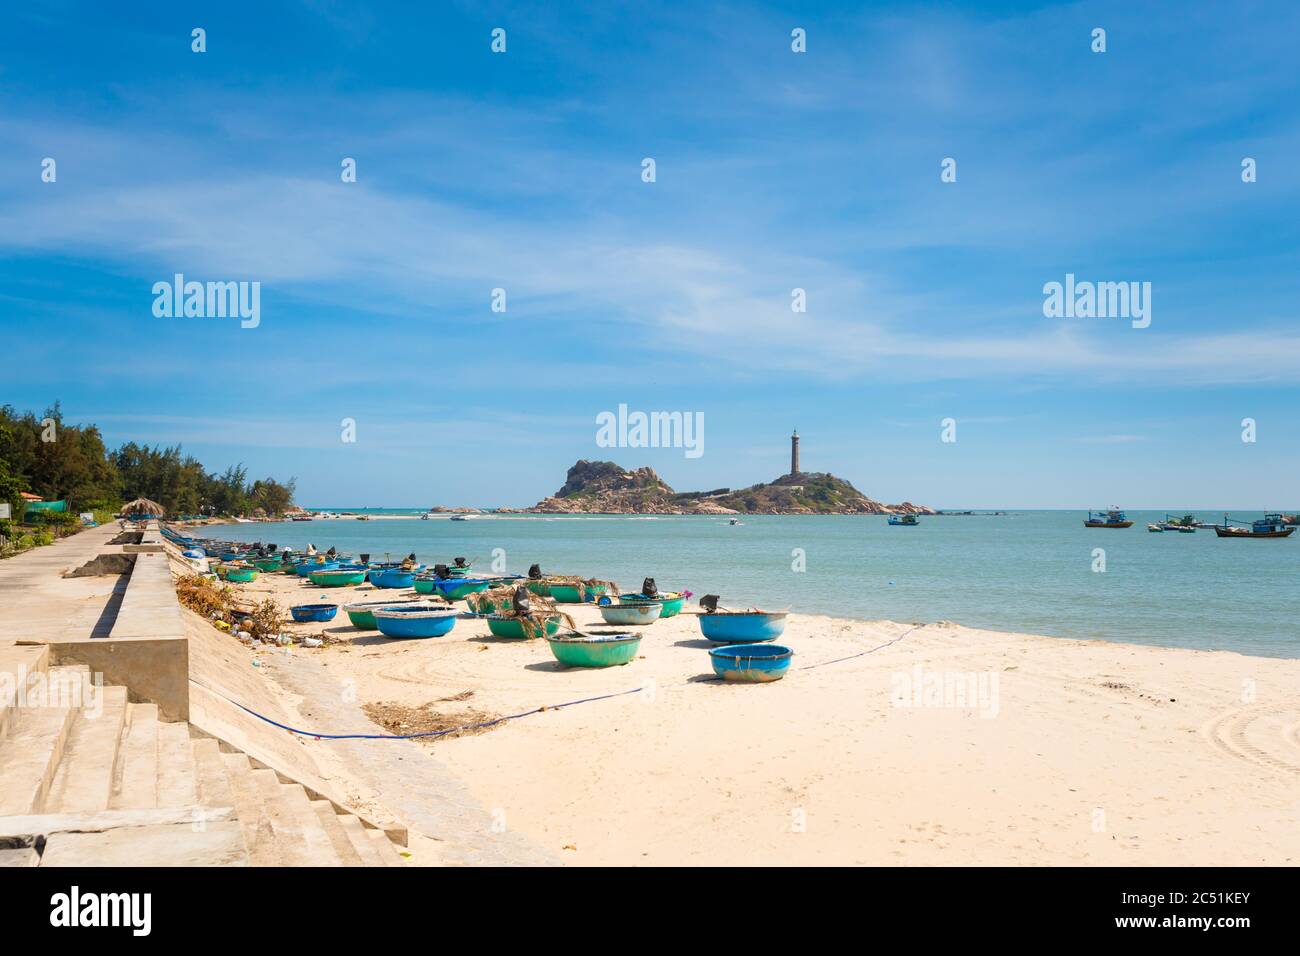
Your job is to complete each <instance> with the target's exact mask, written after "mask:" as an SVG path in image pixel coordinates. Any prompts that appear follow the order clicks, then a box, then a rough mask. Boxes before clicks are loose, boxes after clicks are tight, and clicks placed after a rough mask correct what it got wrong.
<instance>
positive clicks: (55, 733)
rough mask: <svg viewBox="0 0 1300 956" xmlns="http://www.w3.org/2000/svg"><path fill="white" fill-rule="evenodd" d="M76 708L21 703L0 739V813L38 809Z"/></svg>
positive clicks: (60, 755)
mask: <svg viewBox="0 0 1300 956" xmlns="http://www.w3.org/2000/svg"><path fill="white" fill-rule="evenodd" d="M76 716H77V712H76V711H75V710H73V709H72V708H71V707H24V708H22V711H21V713H20V714H19V715H18V719H17V721H15V722H14V725H13V726H12V727H10V730H9V734H8V736H7V737H6V739H5V740H4V741H3V742H0V816H15V815H20V814H28V813H40V812H41V810H43V809H44V806H45V798H46V796H47V795H48V794H49V792H50V784H51V782H53V780H54V774H55V772H56V771H57V770H58V766H59V760H60V758H61V757H62V756H63V747H64V744H65V743H66V742H67V739H68V731H69V729H70V728H71V727H72V723H73V720H74V719H75V718H76Z"/></svg>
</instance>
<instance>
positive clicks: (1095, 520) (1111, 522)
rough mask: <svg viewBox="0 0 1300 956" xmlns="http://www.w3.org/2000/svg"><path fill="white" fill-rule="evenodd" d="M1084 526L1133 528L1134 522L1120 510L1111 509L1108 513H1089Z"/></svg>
mask: <svg viewBox="0 0 1300 956" xmlns="http://www.w3.org/2000/svg"><path fill="white" fill-rule="evenodd" d="M1083 526H1084V527H1085V528H1131V527H1133V522H1132V521H1130V520H1129V518H1128V515H1126V514H1124V512H1122V511H1120V510H1119V509H1118V508H1111V509H1109V510H1107V511H1089V512H1088V517H1087V519H1086V520H1085V521H1084V522H1083Z"/></svg>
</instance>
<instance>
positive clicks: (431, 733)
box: [190, 624, 928, 740]
mask: <svg viewBox="0 0 1300 956" xmlns="http://www.w3.org/2000/svg"><path fill="white" fill-rule="evenodd" d="M926 626H928V625H925V624H917V625H916V626H915V627H912V628H909V629H908V630H906V631H904V632H903V633H902V634H900V635H898V637H896V638H894V639H893V640H892V641H886V642H885V643H883V644H877V645H876V646H875V647H872V648H869V649H867V650H865V651H860V652H858V653H857V654H850V655H849V656H848V657H837V658H834V659H833V660H829V661H819V662H818V663H816V664H805V665H804V666H803V667H799V668H796V670H805V671H806V670H812V669H813V668H814V667H825V666H826V665H827V664H839V663H841V662H843V661H851V660H854V659H855V658H858V657H865V656H866V655H868V654H874V653H875V652H876V651H879V650H882V649H884V648H886V647H892V646H893V645H895V644H897V643H898V642H899V641H901V640H902V639H903V638H905V637H907V635H909V634H911V633H912V632H913V631H919V630H920V629H921V628H923V627H926ZM707 680H709V681H716V680H721V678H720V677H711V678H707ZM190 683H192V684H197V685H198V686H199V687H202V688H203V689H204V690H206V691H211V692H212V693H214V694H216V695H217V696H218V697H220V698H221V699H222V700H226V701H229V702H230V703H232V704H234V705H235V706H236V707H238V708H239V709H240V710H242V711H244V712H245V713H247V714H252V715H253V716H254V717H256V718H257V719H258V720H263V721H266V723H268V724H270V725H271V726H272V727H278V728H280V729H281V730H287V731H288V732H289V733H291V734H297V735H298V736H300V737H311V738H313V739H315V740H414V739H416V738H418V737H444V736H446V735H447V734H458V733H462V732H464V731H467V730H482V729H483V728H485V727H495V726H496V725H497V724H503V723H505V722H506V721H507V720H519V719H520V718H521V717H532V716H533V715H534V714H540V713H542V712H544V711H548V710H563V709H564V708H565V707H575V706H577V705H578V704H591V703H595V702H596V701H598V700H612V699H613V698H615V697H627V696H629V695H630V694H639V693H641V691H643V690H644V689H645V688H644V687H634V688H632V689H631V690H620V691H615V692H614V693H612V694H600V695H598V696H596V697H582V698H579V699H578V700H569V701H565V702H564V703H563V704H549V705H543V706H541V707H534V708H533V709H532V710H525V711H522V712H521V713H518V714H507V715H506V716H504V717H497V718H495V719H493V720H485V721H483V722H482V723H478V724H465V725H463V726H461V727H449V728H448V729H447V730H427V731H424V732H423V733H418V734H319V733H316V732H315V731H311V730H300V729H299V728H297V727H290V726H289V725H288V724H282V723H280V722H279V721H278V720H272V719H271V718H270V717H267V716H266V715H265V714H259V713H258V712H257V711H255V710H253V709H252V708H251V707H245V706H244V705H243V704H241V703H240V702H239V701H237V700H234V699H233V698H230V697H227V696H226V695H225V694H223V693H221V691H219V690H214V689H213V688H211V687H208V686H207V685H206V684H201V683H199V682H198V681H196V680H194V678H190ZM689 683H704V681H686V682H684V683H681V684H670V685H669V686H670V687H685V686H686V685H687V684H689Z"/></svg>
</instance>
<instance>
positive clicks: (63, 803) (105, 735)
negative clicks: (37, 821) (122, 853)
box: [45, 668, 126, 813]
mask: <svg viewBox="0 0 1300 956" xmlns="http://www.w3.org/2000/svg"><path fill="white" fill-rule="evenodd" d="M59 670H62V669H61V668H51V673H52V674H53V673H54V672H55V671H59ZM61 676H62V677H63V679H64V680H65V682H66V685H65V686H67V687H68V688H71V696H70V697H68V698H64V699H67V700H69V701H75V700H76V699H77V697H78V696H79V691H78V689H77V684H76V672H65V673H64V674H62V675H61ZM86 678H87V680H86V682H85V683H83V684H82V685H81V687H82V688H84V691H83V692H84V693H85V694H86V695H87V696H83V697H81V698H80V699H81V707H80V708H79V709H78V710H77V711H76V719H75V720H74V721H73V723H72V727H71V729H70V731H69V733H68V740H67V744H66V746H65V747H64V748H63V758H62V759H61V760H60V761H59V766H58V769H57V771H56V772H55V775H54V780H53V782H52V784H51V786H50V792H49V796H48V797H47V798H46V801H45V812H47V813H96V812H98V811H100V810H107V809H108V804H109V800H110V798H111V797H112V795H113V772H114V769H115V768H116V766H117V755H118V750H119V747H120V745H121V741H122V727H123V725H124V724H125V722H126V688H125V687H99V688H93V689H92V688H91V686H90V685H89V680H88V678H89V675H88V674H87V675H86Z"/></svg>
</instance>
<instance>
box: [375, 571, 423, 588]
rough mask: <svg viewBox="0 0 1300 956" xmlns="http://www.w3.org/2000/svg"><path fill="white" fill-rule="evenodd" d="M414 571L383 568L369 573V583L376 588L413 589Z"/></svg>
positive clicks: (415, 572)
mask: <svg viewBox="0 0 1300 956" xmlns="http://www.w3.org/2000/svg"><path fill="white" fill-rule="evenodd" d="M417 573H418V572H417V571H415V570H410V571H407V570H404V569H403V568H383V569H381V570H372V571H371V572H370V575H369V577H370V583H371V584H373V585H374V586H375V587H377V588H413V587H415V575H416V574H417Z"/></svg>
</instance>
